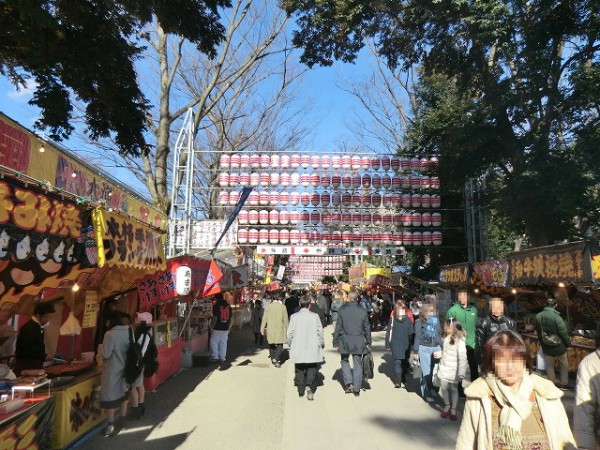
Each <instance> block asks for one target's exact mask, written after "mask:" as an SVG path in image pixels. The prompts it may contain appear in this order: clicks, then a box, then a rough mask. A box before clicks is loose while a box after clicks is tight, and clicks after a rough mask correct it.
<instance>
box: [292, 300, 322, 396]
mask: <svg viewBox="0 0 600 450" xmlns="http://www.w3.org/2000/svg"><path fill="white" fill-rule="evenodd" d="M310 305H311V300H310V298H308V297H307V296H305V297H303V298H302V299H300V311H298V312H297V313H295V314H292V317H291V318H290V324H289V327H288V329H287V343H288V345H289V346H290V360H291V361H292V362H293V363H294V372H295V376H294V384H295V385H296V386H297V388H298V395H299V396H300V397H302V396H304V394H305V393H306V398H307V399H308V400H310V401H312V400H313V399H314V391H315V378H316V376H317V371H318V369H319V364H321V363H322V362H323V347H324V346H325V341H324V340H323V325H322V319H321V318H320V317H319V315H318V314H316V313H314V312H312V311H310V310H309V306H310Z"/></svg>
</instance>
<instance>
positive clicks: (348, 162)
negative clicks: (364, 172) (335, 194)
mask: <svg viewBox="0 0 600 450" xmlns="http://www.w3.org/2000/svg"><path fill="white" fill-rule="evenodd" d="M351 168H352V157H351V156H350V155H342V169H346V170H350V169H351Z"/></svg>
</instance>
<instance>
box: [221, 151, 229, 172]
mask: <svg viewBox="0 0 600 450" xmlns="http://www.w3.org/2000/svg"><path fill="white" fill-rule="evenodd" d="M230 162H231V156H229V155H228V154H227V153H223V154H222V155H221V158H219V166H221V169H229V167H230Z"/></svg>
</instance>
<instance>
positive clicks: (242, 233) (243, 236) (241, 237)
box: [237, 228, 248, 244]
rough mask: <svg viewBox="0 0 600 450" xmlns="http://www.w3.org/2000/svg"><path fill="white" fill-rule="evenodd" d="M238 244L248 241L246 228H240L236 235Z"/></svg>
mask: <svg viewBox="0 0 600 450" xmlns="http://www.w3.org/2000/svg"><path fill="white" fill-rule="evenodd" d="M237 240H238V244H245V243H247V242H248V230H246V229H245V228H240V229H239V230H238V236H237Z"/></svg>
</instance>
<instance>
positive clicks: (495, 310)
mask: <svg viewBox="0 0 600 450" xmlns="http://www.w3.org/2000/svg"><path fill="white" fill-rule="evenodd" d="M489 307H490V313H489V314H488V315H487V316H485V317H484V318H483V319H481V320H480V321H479V323H478V324H477V334H476V341H477V342H476V344H475V349H476V351H477V362H478V363H479V364H481V363H482V362H483V349H484V348H485V344H486V342H487V341H488V340H489V338H491V337H492V336H493V335H494V334H496V333H497V332H498V331H504V330H512V331H515V332H516V331H517V323H516V322H515V321H514V320H513V319H511V318H510V317H508V316H506V315H504V301H503V300H502V299H501V298H500V297H492V298H490V299H489Z"/></svg>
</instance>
